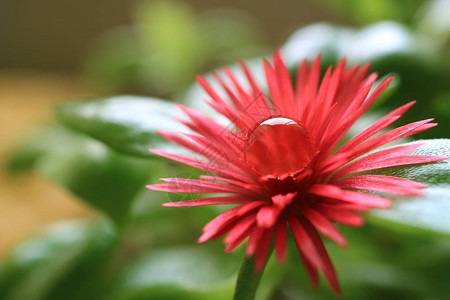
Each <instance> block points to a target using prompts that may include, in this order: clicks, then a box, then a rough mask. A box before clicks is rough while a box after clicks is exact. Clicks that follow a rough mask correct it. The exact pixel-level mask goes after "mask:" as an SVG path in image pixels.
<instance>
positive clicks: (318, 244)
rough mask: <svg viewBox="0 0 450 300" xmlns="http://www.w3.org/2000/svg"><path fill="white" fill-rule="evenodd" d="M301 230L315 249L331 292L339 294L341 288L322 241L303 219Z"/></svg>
mask: <svg viewBox="0 0 450 300" xmlns="http://www.w3.org/2000/svg"><path fill="white" fill-rule="evenodd" d="M301 223H302V225H303V228H305V230H306V232H307V234H308V235H309V236H310V237H311V239H312V241H313V243H314V246H315V248H316V249H317V251H318V253H319V256H320V259H321V262H322V268H321V269H322V270H323V273H324V274H325V278H326V279H327V280H328V283H329V284H330V286H331V287H332V288H333V290H334V291H335V292H336V293H337V294H341V288H340V286H339V282H338V280H337V276H336V271H335V269H334V266H333V263H332V262H331V259H330V257H329V256H328V252H327V250H326V249H325V246H324V245H323V242H322V239H321V238H320V236H319V235H318V234H317V231H316V230H315V229H314V227H313V226H312V225H311V224H310V223H309V222H308V221H307V220H305V219H302V220H301Z"/></svg>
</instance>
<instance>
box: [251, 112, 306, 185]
mask: <svg viewBox="0 0 450 300" xmlns="http://www.w3.org/2000/svg"><path fill="white" fill-rule="evenodd" d="M247 138H248V139H247V143H246V145H245V148H244V158H245V160H246V161H247V163H248V164H249V166H250V167H251V168H252V169H254V170H255V171H256V172H258V173H259V174H260V175H261V176H265V175H273V176H275V177H279V176H282V175H291V174H295V173H297V172H298V171H299V170H302V169H303V168H304V167H306V166H307V165H308V163H309V162H310V161H311V159H312V158H313V155H314V153H315V148H314V143H313V141H312V138H311V136H310V135H309V133H308V131H307V130H306V129H305V127H304V126H303V125H302V124H301V123H299V122H296V121H294V120H291V119H288V118H282V117H277V118H271V119H268V120H266V121H264V122H262V123H261V124H259V125H258V126H257V127H256V128H255V129H254V130H253V131H252V132H250V133H249V134H248V135H247Z"/></svg>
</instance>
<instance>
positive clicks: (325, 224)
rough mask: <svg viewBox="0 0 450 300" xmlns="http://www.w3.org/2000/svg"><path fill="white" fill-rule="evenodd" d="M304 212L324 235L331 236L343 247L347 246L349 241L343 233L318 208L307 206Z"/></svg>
mask: <svg viewBox="0 0 450 300" xmlns="http://www.w3.org/2000/svg"><path fill="white" fill-rule="evenodd" d="M302 214H303V215H304V216H305V217H306V218H308V220H309V221H310V222H311V223H312V224H313V225H314V227H316V228H317V229H318V230H319V231H320V232H321V233H322V234H323V235H325V236H326V237H328V238H330V239H331V240H333V241H334V242H336V244H338V245H339V246H341V247H346V246H347V241H346V239H345V237H344V236H343V235H342V233H340V232H339V230H338V229H337V228H336V226H334V225H333V224H332V223H331V222H330V221H328V219H327V218H326V217H324V216H323V215H322V214H321V213H319V212H318V211H317V210H314V209H312V208H305V209H303V210H302Z"/></svg>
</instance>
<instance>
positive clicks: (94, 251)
mask: <svg viewBox="0 0 450 300" xmlns="http://www.w3.org/2000/svg"><path fill="white" fill-rule="evenodd" d="M115 240H116V235H115V233H114V232H113V230H112V229H111V227H109V226H108V224H107V223H106V222H103V221H99V220H89V221H66V222H61V223H56V224H54V225H52V226H50V227H49V228H48V229H46V230H45V231H44V232H43V233H42V234H40V235H39V236H37V237H35V238H32V239H30V240H27V241H25V242H23V243H22V244H20V245H19V246H18V247H17V248H16V249H15V250H14V251H13V252H12V253H11V255H10V256H9V257H8V258H7V259H6V261H5V262H4V263H3V264H2V265H1V266H0V298H1V299H4V300H23V299H27V300H43V299H48V300H53V299H54V300H57V299H68V300H69V299H70V300H75V299H90V298H87V297H88V296H89V297H93V295H95V293H96V292H97V290H96V288H98V284H99V282H100V280H99V279H100V274H101V272H102V268H103V265H104V263H105V260H106V259H107V257H108V254H109V253H110V251H111V249H112V246H113V245H114V243H115Z"/></svg>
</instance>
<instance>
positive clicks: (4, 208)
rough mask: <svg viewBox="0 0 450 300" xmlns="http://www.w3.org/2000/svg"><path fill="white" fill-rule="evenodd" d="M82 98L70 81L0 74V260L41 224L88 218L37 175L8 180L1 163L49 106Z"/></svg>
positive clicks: (77, 86)
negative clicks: (77, 97) (78, 96)
mask: <svg viewBox="0 0 450 300" xmlns="http://www.w3.org/2000/svg"><path fill="white" fill-rule="evenodd" d="M86 92H87V88H84V87H83V86H82V85H81V84H80V83H78V82H77V80H75V79H74V78H73V77H70V76H62V75H60V74H52V75H44V74H43V73H35V72H24V71H21V72H18V71H16V72H13V71H9V72H0V128H1V129H0V145H1V147H0V164H1V168H0V212H1V218H0V260H1V258H3V257H4V256H5V255H6V253H7V252H8V251H9V250H10V249H11V248H12V247H13V246H14V245H15V244H17V243H18V242H19V241H21V240H22V239H24V238H25V237H28V236H29V235H31V234H33V233H35V232H36V230H37V229H39V228H41V227H42V226H43V225H45V224H49V223H51V222H53V221H56V220H61V219H67V218H78V217H81V216H85V215H87V214H89V213H90V212H89V209H88V208H86V207H85V206H84V205H83V204H82V203H81V202H79V201H78V200H77V199H75V198H74V197H72V196H71V195H69V194H68V193H67V192H66V191H65V190H63V189H61V188H59V187H58V186H56V185H55V184H53V183H51V182H49V181H48V180H47V179H45V178H42V177H41V176H39V175H37V174H30V175H26V176H19V177H15V176H14V177H12V176H11V175H9V174H7V173H6V172H5V168H4V163H5V158H6V157H7V155H8V153H10V151H11V149H12V148H13V147H14V145H15V144H17V143H18V142H19V141H20V138H23V135H24V134H26V133H27V131H29V130H31V129H32V128H33V126H34V125H35V124H37V123H43V122H48V121H49V120H50V119H51V117H50V106H51V105H52V104H54V103H55V102H57V101H60V100H61V99H65V98H68V97H74V96H75V95H81V94H83V93H86Z"/></svg>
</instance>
